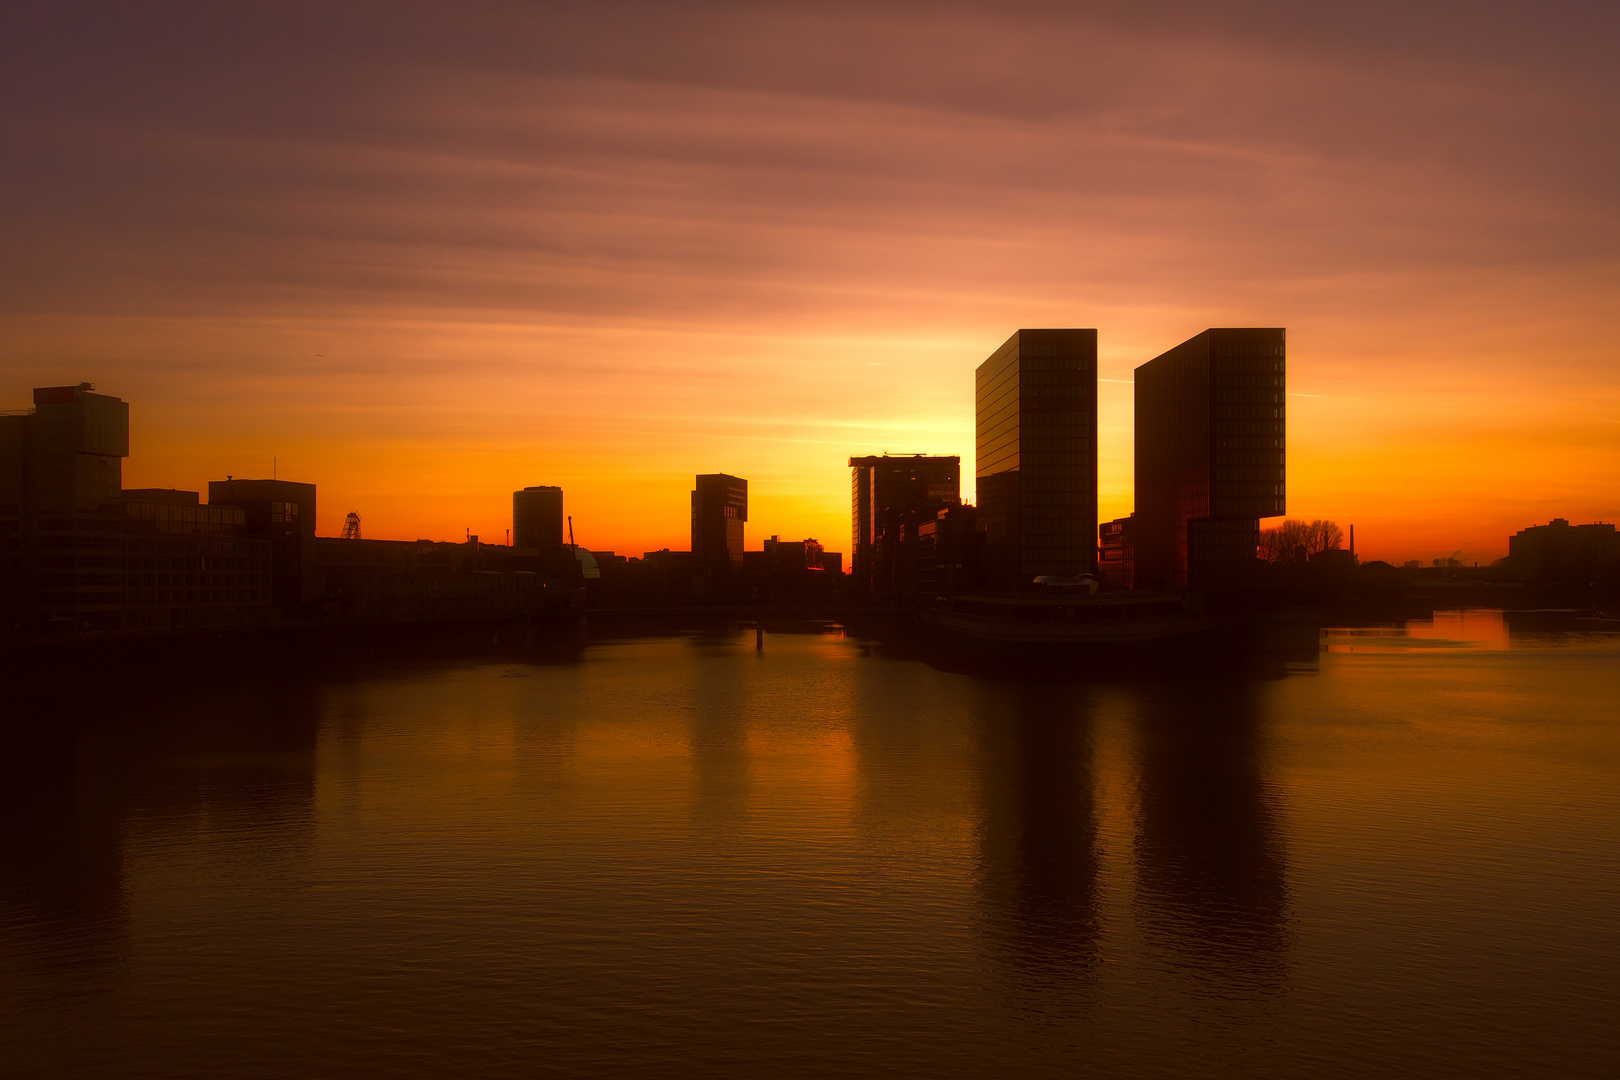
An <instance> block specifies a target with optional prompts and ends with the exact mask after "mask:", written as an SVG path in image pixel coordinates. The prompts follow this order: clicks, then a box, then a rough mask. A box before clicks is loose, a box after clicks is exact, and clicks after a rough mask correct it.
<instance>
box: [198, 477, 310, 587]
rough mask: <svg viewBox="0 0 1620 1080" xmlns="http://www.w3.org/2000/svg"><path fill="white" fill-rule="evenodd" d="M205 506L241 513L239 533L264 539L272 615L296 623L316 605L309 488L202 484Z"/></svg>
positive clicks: (277, 483) (285, 483)
mask: <svg viewBox="0 0 1620 1080" xmlns="http://www.w3.org/2000/svg"><path fill="white" fill-rule="evenodd" d="M208 505H210V506H221V507H226V506H228V507H235V508H236V509H238V510H241V511H242V512H243V532H244V533H245V534H246V535H248V536H259V537H266V538H268V539H269V540H270V546H271V551H272V553H273V559H274V564H275V565H274V583H273V592H274V597H275V605H276V611H277V613H278V614H279V615H280V616H281V617H282V618H287V619H293V618H302V617H304V616H307V615H310V614H312V611H311V608H312V606H317V607H318V606H319V604H320V600H321V597H322V595H323V593H324V589H325V585H324V583H323V582H322V581H320V580H319V578H318V576H317V575H316V574H315V572H314V544H315V485H314V484H300V483H295V482H293V481H291V480H238V479H236V478H235V477H227V478H225V479H224V480H210V481H209V482H208Z"/></svg>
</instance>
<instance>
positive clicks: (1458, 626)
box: [1322, 608, 1508, 652]
mask: <svg viewBox="0 0 1620 1080" xmlns="http://www.w3.org/2000/svg"><path fill="white" fill-rule="evenodd" d="M1322 633H1323V636H1324V641H1323V647H1324V648H1325V649H1326V650H1327V651H1328V652H1387V651H1390V650H1401V649H1410V648H1426V649H1446V648H1454V649H1505V648H1507V647H1508V628H1507V623H1506V621H1505V620H1504V619H1503V617H1502V612H1501V611H1500V610H1498V609H1495V608H1466V609H1460V610H1454V611H1436V612H1434V613H1433V615H1432V616H1431V617H1430V618H1427V619H1407V620H1406V621H1405V623H1403V624H1402V625H1400V626H1352V627H1328V628H1326V629H1324V630H1323V631H1322Z"/></svg>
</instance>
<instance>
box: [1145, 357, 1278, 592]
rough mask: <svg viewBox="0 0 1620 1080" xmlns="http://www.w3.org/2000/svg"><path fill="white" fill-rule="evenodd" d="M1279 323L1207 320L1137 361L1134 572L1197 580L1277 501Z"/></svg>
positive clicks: (1231, 561)
mask: <svg viewBox="0 0 1620 1080" xmlns="http://www.w3.org/2000/svg"><path fill="white" fill-rule="evenodd" d="M1286 389H1287V343H1286V332H1285V331H1284V330H1282V329H1281V328H1265V329H1261V328H1251V329H1210V330H1206V331H1204V332H1203V333H1201V334H1199V335H1198V336H1196V337H1194V338H1191V339H1189V340H1187V341H1184V342H1182V343H1181V344H1180V345H1177V346H1176V347H1175V348H1174V349H1171V350H1170V351H1169V352H1166V353H1164V354H1163V355H1161V356H1158V357H1155V358H1154V359H1153V360H1150V361H1149V362H1148V363H1146V364H1143V365H1142V366H1141V367H1139V368H1137V369H1136V514H1135V518H1136V522H1135V525H1134V531H1135V561H1136V583H1137V585H1138V587H1142V588H1173V589H1179V588H1187V587H1193V588H1204V587H1208V586H1211V585H1219V584H1221V583H1223V582H1227V581H1232V580H1236V579H1237V577H1238V576H1239V575H1241V574H1243V573H1244V572H1245V571H1246V569H1247V568H1248V567H1252V566H1253V565H1254V562H1255V552H1256V549H1257V547H1258V545H1259V537H1260V519H1261V518H1266V517H1274V516H1276V515H1278V514H1282V513H1285V510H1284V506H1285V497H1284V496H1285V468H1284V439H1285V434H1286V416H1287V413H1286V406H1285V397H1284V395H1285V393H1286Z"/></svg>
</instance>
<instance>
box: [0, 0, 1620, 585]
mask: <svg viewBox="0 0 1620 1080" xmlns="http://www.w3.org/2000/svg"><path fill="white" fill-rule="evenodd" d="M1216 8H1219V12H1220V13H1219V14H1217V13H1216V11H1215V9H1216ZM1617 39H1620V6H1617V5H1613V4H1597V3H1591V4H1574V3H1541V4H1536V5H1528V4H1505V3H1502V4H1498V3H1490V2H1476V3H1467V4H1464V3H1454V4H1432V5H1422V4H1416V5H1414V4H1409V3H1381V2H1373V3H1360V4H1354V5H1347V4H1340V5H1332V6H1329V5H1302V4H1297V3H1282V2H1276V3H1262V2H1250V3H1237V4H1224V5H1211V4H1207V3H1201V2H1188V3H1173V4H1156V5H1155V4H1147V5H1142V4H1129V3H1117V4H1116V3H1109V4H1094V5H1086V4H1074V3H1068V4H1054V5H1044V4H1018V3H999V4H995V5H977V6H976V5H957V4H951V3H934V4H926V5H924V4H915V5H886V4H883V3H880V2H874V0H866V2H862V3H859V4H847V5H844V4H837V3H829V2H826V0H821V2H817V3H813V4H803V5H793V4H777V5H768V6H767V5H758V4H737V5H725V4H719V5H704V4H694V3H683V4H646V5H637V4H612V3H599V4H567V5H564V4H558V5H544V4H516V3H514V4H477V3H469V2H457V3H446V4H412V3H393V2H391V3H386V4H385V3H375V4H335V3H318V4H317V3H312V4H298V3H289V2H281V3H275V4H251V3H241V2H233V3H229V4H220V3H217V2H206V3H196V4H135V3H103V4H71V3H63V2H51V3H38V4H30V3H22V2H11V3H7V4H6V5H4V7H3V8H0V135H3V138H4V143H5V147H6V149H5V152H4V166H3V168H0V208H3V214H0V371H3V374H4V378H3V380H0V408H14V407H20V406H23V405H26V404H27V402H28V392H29V389H30V388H31V387H33V386H36V385H47V384H58V383H70V382H78V381H80V380H89V381H91V382H94V383H95V384H96V386H97V388H98V389H99V390H101V391H103V392H106V393H111V394H116V395H118V396H120V397H122V398H124V399H125V400H127V401H128V402H130V413H131V429H132V430H131V453H130V457H129V459H128V460H127V461H126V463H125V485H126V486H132V487H133V486H165V487H169V486H173V487H182V488H204V487H205V486H206V483H207V481H208V480H210V479H220V478H223V477H224V476H225V475H226V474H228V473H229V474H234V475H236V476H260V475H262V476H268V475H270V473H271V469H272V460H273V459H274V461H275V468H276V469H277V470H278V472H279V475H280V476H281V477H282V478H284V479H297V480H306V481H311V482H314V483H316V484H318V485H319V501H320V521H319V531H320V532H322V533H327V534H333V535H335V534H336V533H337V532H338V530H339V528H340V526H341V524H342V520H343V517H344V515H345V513H347V512H348V511H350V510H354V511H358V512H359V514H360V515H361V518H362V521H363V530H364V533H365V535H367V536H372V537H381V538H400V539H411V538H416V537H431V538H436V539H460V538H461V537H462V536H463V534H464V531H465V530H467V529H471V530H472V531H473V532H476V533H479V534H481V535H482V536H483V537H484V538H485V539H495V540H500V539H501V538H502V537H503V535H504V532H505V530H506V528H507V527H508V526H509V525H510V493H511V491H512V489H513V488H516V487H521V486H524V485H526V484H560V485H562V486H563V488H564V489H565V492H566V499H567V511H568V513H569V514H571V515H572V516H573V518H574V526H575V529H576V531H577V533H578V537H579V540H580V542H581V543H582V544H585V545H587V546H589V547H591V548H594V549H615V550H618V551H620V552H629V553H632V554H638V553H640V552H641V551H644V550H649V549H652V548H658V547H665V546H668V547H673V548H677V549H681V548H685V547H687V546H688V520H687V492H688V491H689V490H690V487H691V480H692V474H694V473H697V472H730V473H734V474H736V475H740V476H743V477H746V478H747V479H748V481H749V486H750V521H749V525H748V546H749V548H751V549H754V548H758V547H759V543H760V540H761V539H762V538H764V537H766V536H769V535H771V534H773V533H776V534H781V535H783V536H785V537H791V538H799V537H803V536H806V535H809V536H815V537H818V538H820V539H822V540H823V541H824V542H825V543H826V544H827V546H828V547H829V549H831V550H838V551H847V550H848V547H849V502H850V496H849V471H848V468H847V466H846V460H847V458H848V457H849V456H850V455H851V454H868V453H877V452H882V451H892V452H896V453H903V452H928V453H953V454H961V455H962V457H963V471H964V473H965V474H966V476H967V477H969V478H970V477H971V475H972V459H973V378H972V376H973V369H974V367H975V366H976V365H977V364H978V363H979V362H980V361H982V360H983V359H984V358H985V357H986V356H987V355H988V354H989V353H990V352H991V351H992V350H993V349H994V348H995V347H996V346H998V345H999V344H1000V343H1001V342H1002V341H1004V340H1005V339H1006V338H1007V336H1008V335H1009V334H1010V333H1011V332H1012V331H1013V330H1015V329H1017V328H1019V327H1021V326H1024V327H1040V326H1072V327H1097V328H1098V329H1099V340H1100V343H1101V344H1100V347H1101V363H1100V372H1101V375H1102V377H1103V379H1104V381H1103V382H1102V384H1101V386H1100V388H1099V402H1100V407H1101V411H1102V417H1101V439H1100V441H1101V455H1102V470H1101V471H1102V477H1101V482H1102V498H1101V506H1100V512H1101V514H1102V516H1103V517H1104V518H1110V517H1115V516H1118V515H1121V514H1124V513H1126V512H1128V511H1129V510H1130V509H1131V505H1132V494H1131V491H1132V477H1131V471H1132V470H1131V423H1132V420H1131V384H1130V379H1131V372H1132V369H1133V368H1134V367H1135V366H1136V365H1138V364H1141V363H1143V362H1145V361H1146V360H1149V359H1151V358H1152V357H1153V356H1154V355H1156V354H1157V353H1159V352H1161V351H1163V350H1164V349H1166V348H1168V347H1170V346H1171V345H1174V344H1176V343H1178V342H1180V341H1182V340H1183V339H1185V338H1187V337H1189V336H1191V335H1192V334H1194V333H1197V332H1198V331H1199V330H1202V329H1203V328H1205V327H1207V326H1222V325H1225V326H1243V325H1262V326H1285V327H1287V328H1288V337H1289V360H1290V364H1289V389H1290V391H1291V393H1292V394H1293V395H1294V396H1292V397H1290V398H1289V401H1288V408H1289V458H1288V461H1289V476H1288V507H1289V510H1290V515H1291V516H1295V517H1307V518H1310V517H1331V518H1334V519H1336V520H1337V521H1339V522H1340V523H1341V524H1344V525H1348V524H1351V523H1354V524H1355V526H1356V536H1357V547H1358V552H1359V553H1360V554H1361V555H1363V556H1364V557H1370V558H1389V559H1394V560H1401V559H1407V558H1419V557H1421V558H1425V559H1427V558H1430V557H1434V556H1437V555H1449V554H1451V553H1453V552H1459V551H1460V552H1461V553H1462V554H1463V557H1464V558H1476V559H1479V560H1481V561H1483V560H1486V559H1489V558H1495V557H1497V556H1500V555H1502V554H1505V552H1506V546H1507V542H1506V537H1507V536H1508V534H1509V533H1511V532H1513V531H1515V530H1517V529H1519V528H1522V527H1524V526H1525V525H1528V524H1531V523H1535V522H1543V521H1546V520H1547V519H1549V518H1551V517H1554V516H1562V517H1568V518H1570V519H1572V520H1577V521H1591V520H1610V521H1613V520H1616V519H1620V77H1617V75H1616V63H1615V59H1614V47H1615V44H1614V43H1615V41H1616V40H1617ZM964 495H965V496H971V480H968V481H967V483H966V484H965V490H964Z"/></svg>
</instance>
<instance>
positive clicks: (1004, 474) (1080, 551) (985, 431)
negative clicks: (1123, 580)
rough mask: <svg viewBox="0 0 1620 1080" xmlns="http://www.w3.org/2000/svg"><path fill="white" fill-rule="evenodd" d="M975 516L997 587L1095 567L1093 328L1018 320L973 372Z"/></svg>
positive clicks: (1094, 365) (1095, 398) (1095, 423)
mask: <svg viewBox="0 0 1620 1080" xmlns="http://www.w3.org/2000/svg"><path fill="white" fill-rule="evenodd" d="M974 382H975V390H974V396H975V400H976V405H977V416H976V421H975V429H976V436H977V458H976V462H975V475H976V477H977V484H978V510H979V521H980V526H981V527H982V528H983V529H984V531H985V546H986V551H985V557H986V569H987V571H988V574H989V578H990V583H991V585H993V586H995V587H997V588H1017V587H1022V586H1024V585H1026V584H1028V583H1029V582H1031V581H1032V580H1034V578H1035V577H1037V576H1039V575H1043V574H1051V575H1074V574H1080V573H1085V572H1087V571H1090V570H1092V569H1093V568H1094V564H1095V562H1096V539H1095V538H1096V536H1097V331H1096V330H1019V331H1016V332H1015V333H1014V334H1013V336H1012V337H1010V338H1008V339H1007V341H1006V343H1005V344H1004V345H1002V346H1001V348H999V349H997V350H996V351H995V352H994V353H992V354H991V356H990V358H989V359H988V360H986V361H985V362H984V363H982V364H980V365H979V368H978V370H977V371H976V372H975V374H974Z"/></svg>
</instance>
